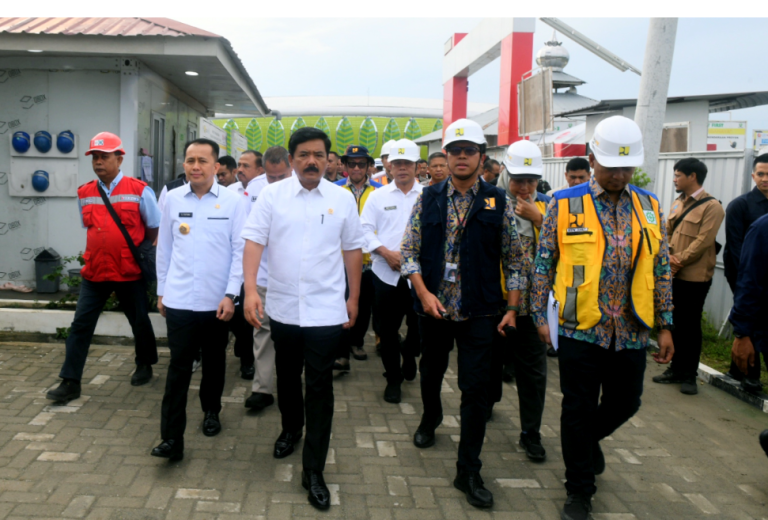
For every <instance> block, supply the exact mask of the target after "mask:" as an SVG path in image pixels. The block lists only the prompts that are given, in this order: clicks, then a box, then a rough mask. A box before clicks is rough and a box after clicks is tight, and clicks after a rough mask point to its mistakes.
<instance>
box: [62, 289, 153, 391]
mask: <svg viewBox="0 0 768 520" xmlns="http://www.w3.org/2000/svg"><path fill="white" fill-rule="evenodd" d="M113 292H114V293H115V294H117V299H118V300H119V301H120V307H121V308H122V310H123V313H124V314H125V317H126V318H128V323H130V324H131V330H132V331H133V341H134V345H135V348H136V359H135V360H136V364H137V365H154V364H155V363H157V343H156V342H155V331H154V330H153V329H152V322H150V321H149V314H148V313H149V299H148V298H147V284H146V282H145V281H144V279H141V280H136V281H134V282H91V281H89V280H86V279H85V278H83V281H82V283H81V284H80V297H79V298H78V299H77V308H76V309H75V318H74V320H73V321H72V326H71V328H70V331H69V336H67V343H66V348H67V352H66V357H65V358H64V366H62V367H61V372H59V377H61V378H66V379H74V380H76V381H80V379H82V377H83V368H84V367H85V359H86V358H87V357H88V350H89V349H90V347H91V340H92V339H93V331H94V330H96V323H97V322H98V321H99V315H100V314H101V311H102V309H104V304H105V303H107V300H108V299H109V297H110V295H111V294H112V293H113Z"/></svg>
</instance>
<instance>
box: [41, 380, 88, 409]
mask: <svg viewBox="0 0 768 520" xmlns="http://www.w3.org/2000/svg"><path fill="white" fill-rule="evenodd" d="M45 397H46V398H47V399H50V400H51V401H56V402H57V403H68V402H70V401H71V400H73V399H77V398H78V397H80V381H75V380H74V379H65V380H64V381H62V382H61V384H60V385H59V386H58V387H57V388H54V389H53V390H51V391H49V392H48V393H47V394H45Z"/></svg>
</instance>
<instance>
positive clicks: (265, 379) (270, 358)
mask: <svg viewBox="0 0 768 520" xmlns="http://www.w3.org/2000/svg"><path fill="white" fill-rule="evenodd" d="M262 163H263V164H264V172H265V175H260V176H259V177H256V180H257V181H258V182H253V183H251V185H252V187H250V188H249V189H248V192H249V194H250V196H251V199H252V200H253V201H254V202H253V203H252V204H249V207H250V208H253V206H254V205H255V204H256V202H255V201H257V200H258V198H259V194H260V193H261V190H262V189H264V187H266V186H267V185H269V184H272V183H275V182H278V181H281V180H283V179H287V178H289V177H290V176H291V162H290V157H289V156H288V150H286V149H285V148H283V147H282V146H273V147H271V148H269V149H268V150H267V151H266V152H265V153H264V157H263V158H262ZM249 213H250V210H249ZM267 283H268V271H267V248H266V247H265V248H264V253H263V254H262V255H261V263H260V264H259V274H258V279H257V280H256V290H257V292H258V294H259V297H260V298H261V301H262V302H266V301H267ZM260 321H261V327H260V328H255V327H254V328H253V359H254V370H255V374H254V376H253V386H252V391H251V396H250V397H249V398H248V399H246V400H245V407H246V408H250V409H251V410H252V411H254V412H258V411H261V410H263V409H264V408H266V407H267V406H269V405H271V404H272V403H274V402H275V398H274V397H273V396H272V392H274V389H275V378H274V368H275V344H274V342H273V341H272V334H271V327H270V324H269V315H268V314H267V313H266V312H265V313H264V317H263V319H261V320H260ZM240 360H241V361H242V360H243V358H242V357H241V358H240Z"/></svg>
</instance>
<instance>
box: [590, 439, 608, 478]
mask: <svg viewBox="0 0 768 520" xmlns="http://www.w3.org/2000/svg"><path fill="white" fill-rule="evenodd" d="M592 471H594V472H595V475H602V474H603V472H604V471H605V455H603V449H602V448H601V447H600V443H599V442H596V443H595V444H593V445H592Z"/></svg>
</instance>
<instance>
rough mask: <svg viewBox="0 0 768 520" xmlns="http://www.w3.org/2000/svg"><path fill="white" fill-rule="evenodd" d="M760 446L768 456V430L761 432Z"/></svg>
mask: <svg viewBox="0 0 768 520" xmlns="http://www.w3.org/2000/svg"><path fill="white" fill-rule="evenodd" d="M760 446H761V447H762V448H763V451H764V452H765V454H766V455H767V456H768V430H763V432H762V433H761V434H760Z"/></svg>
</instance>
